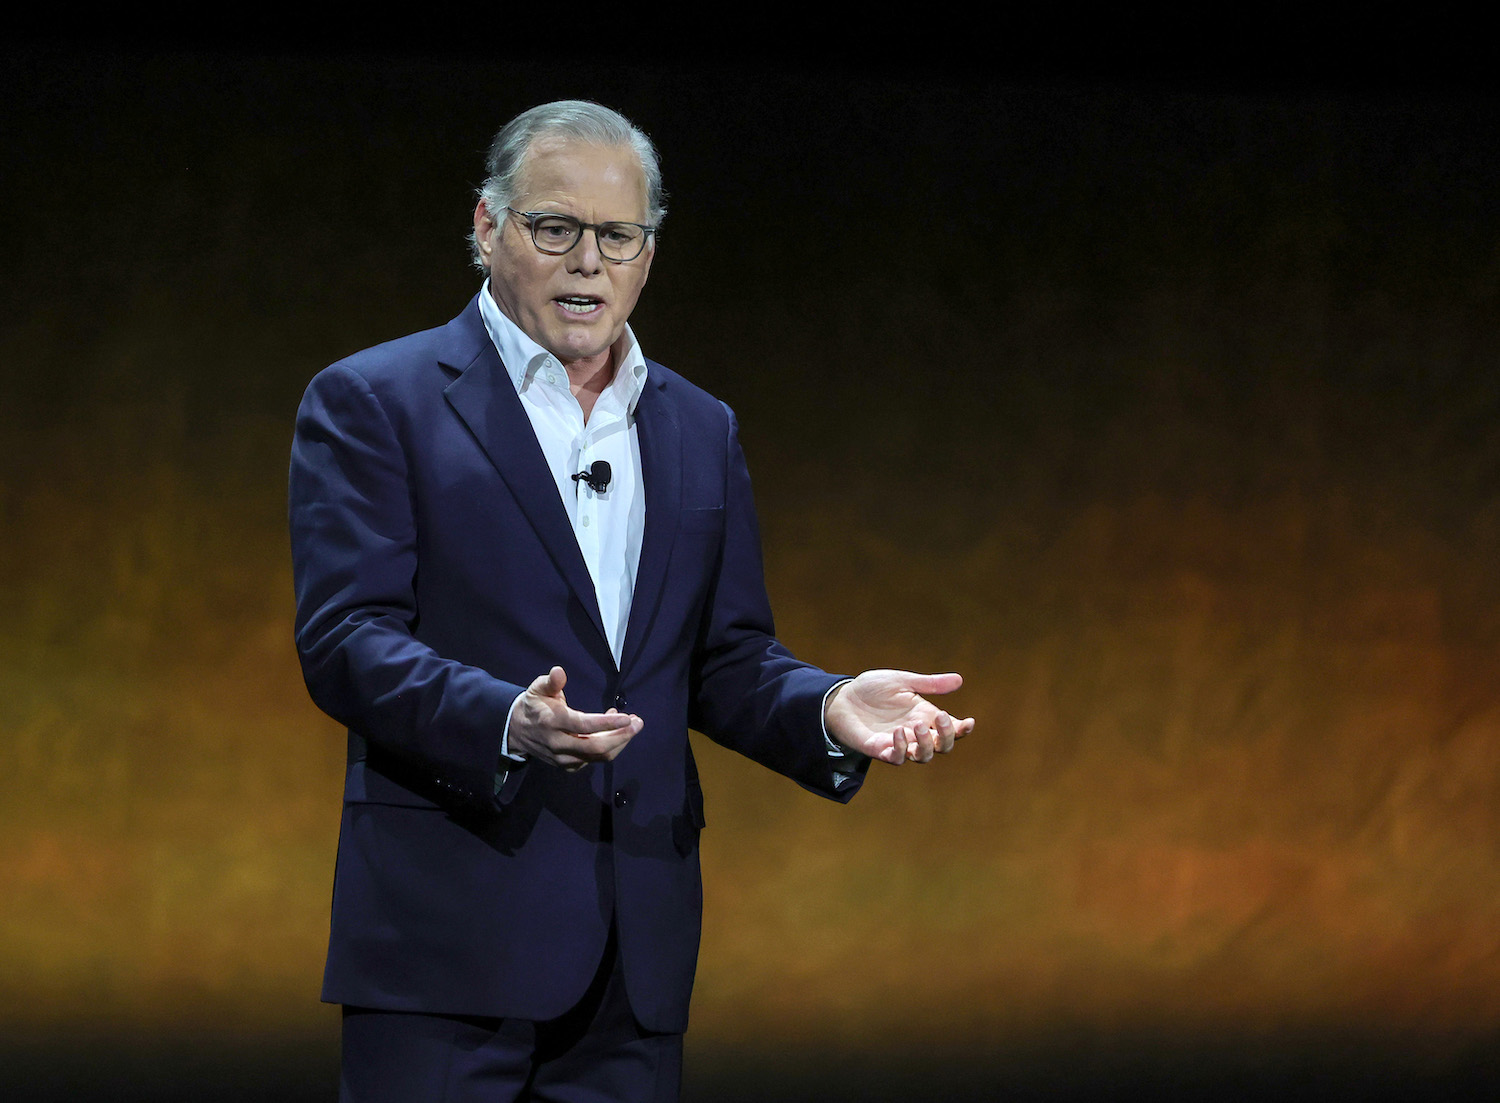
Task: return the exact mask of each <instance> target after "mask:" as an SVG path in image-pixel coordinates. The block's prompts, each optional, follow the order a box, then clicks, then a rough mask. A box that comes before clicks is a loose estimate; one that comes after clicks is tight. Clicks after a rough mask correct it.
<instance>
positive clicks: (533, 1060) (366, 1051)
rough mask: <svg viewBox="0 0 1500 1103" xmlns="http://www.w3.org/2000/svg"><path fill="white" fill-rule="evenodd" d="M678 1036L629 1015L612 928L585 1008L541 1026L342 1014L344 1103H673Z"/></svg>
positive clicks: (678, 1081)
mask: <svg viewBox="0 0 1500 1103" xmlns="http://www.w3.org/2000/svg"><path fill="white" fill-rule="evenodd" d="M681 1094H682V1035H681V1034H657V1033H653V1032H651V1031H647V1030H643V1029H642V1028H641V1027H640V1025H639V1024H638V1023H637V1022H636V1020H635V1015H634V1014H633V1013H632V1012H631V1010H630V1000H629V997H628V995H627V993H626V991H625V976H624V973H623V971H622V970H621V968H620V955H619V952H618V947H617V940H616V938H615V934H614V930H613V927H611V930H610V937H609V941H608V943H607V945H606V947H605V951H604V957H603V959H602V960H601V961H600V964H599V969H598V972H597V973H596V974H595V976H594V980H593V982H592V983H591V984H590V985H589V988H588V990H587V991H586V992H585V993H584V995H583V998H582V999H581V1000H579V1002H578V1003H577V1004H576V1005H575V1006H574V1007H573V1008H572V1009H571V1010H570V1011H568V1012H567V1013H565V1014H563V1015H561V1016H559V1017H558V1018H556V1019H550V1020H547V1021H545V1022H534V1021H531V1020H529V1019H496V1018H484V1017H479V1016H472V1015H432V1014H417V1013H410V1012H400V1011H379V1010H373V1009H369V1008H358V1007H348V1006H346V1007H345V1008H344V1017H343V1056H342V1066H341V1069H340V1075H339V1100H340V1103H677V1101H678V1099H679V1098H680V1097H681Z"/></svg>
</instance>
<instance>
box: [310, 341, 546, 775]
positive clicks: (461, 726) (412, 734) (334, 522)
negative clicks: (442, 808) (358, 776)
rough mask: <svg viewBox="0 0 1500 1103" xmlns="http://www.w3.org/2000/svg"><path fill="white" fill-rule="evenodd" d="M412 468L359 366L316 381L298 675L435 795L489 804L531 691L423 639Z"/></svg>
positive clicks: (317, 698)
mask: <svg viewBox="0 0 1500 1103" xmlns="http://www.w3.org/2000/svg"><path fill="white" fill-rule="evenodd" d="M409 462H410V460H409V455H408V452H407V450H406V449H405V448H404V447H403V445H402V443H401V441H400V439H399V436H398V433H397V432H396V430H395V428H394V427H393V424H392V419H391V417H390V416H389V415H388V412H387V410H386V409H385V408H384V407H383V406H382V403H381V399H380V397H379V396H377V394H376V393H375V392H374V391H373V390H372V389H371V387H370V385H369V383H368V382H367V381H366V379H365V378H364V377H363V376H362V375H361V374H360V373H359V372H357V371H355V370H354V369H352V368H350V367H348V366H347V365H337V364H336V365H334V366H333V367H331V368H328V369H326V370H325V371H323V372H321V373H319V375H318V376H317V377H316V378H315V379H314V380H313V381H312V383H311V384H310V385H309V386H308V389H307V393H306V394H305V395H304V397H303V400H302V405H301V407H300V408H299V410H298V412H297V427H296V435H295V438H294V440H293V444H292V457H291V475H290V487H289V515H290V524H291V543H292V567H293V578H294V582H295V588H296V597H297V615H296V642H297V651H298V655H299V657H300V659H301V663H302V673H303V677H304V678H305V679H306V682H307V688H308V691H309V693H310V694H311V695H312V698H313V700H314V702H316V703H317V705H318V707H319V708H321V709H322V710H323V711H324V712H326V713H328V715H330V716H332V717H333V718H334V719H336V720H338V721H340V722H341V723H344V724H347V725H348V726H349V728H350V730H351V732H352V733H354V734H355V735H356V736H359V737H362V738H363V739H364V740H366V742H367V743H368V744H369V746H370V747H371V749H372V753H380V754H383V755H387V756H391V757H393V758H394V759H396V760H397V761H398V762H401V763H404V764H406V765H407V766H408V767H413V768H415V770H416V772H417V773H418V774H419V775H421V776H422V777H423V778H424V779H425V780H428V781H430V782H432V783H434V785H435V792H436V794H437V796H446V797H450V798H458V799H461V800H463V801H478V802H483V803H489V802H491V801H492V800H493V799H494V788H495V779H496V771H497V767H498V766H499V765H500V764H501V759H500V750H501V740H502V737H503V735H504V730H505V723H506V718H507V715H508V712H509V710H510V707H511V705H512V703H513V702H514V701H515V699H516V697H517V695H518V694H520V693H521V692H523V690H524V688H525V687H523V686H518V685H513V684H510V683H508V682H504V681H501V680H499V679H497V678H494V677H492V676H491V675H489V674H488V673H486V672H485V671H483V670H480V669H478V668H476V667H472V666H466V665H464V664H462V663H458V662H454V661H451V660H448V659H445V658H443V657H442V656H440V655H438V654H436V653H435V652H434V651H433V650H432V649H431V648H430V647H428V646H427V645H426V644H424V643H422V642H421V641H420V640H418V639H417V638H416V637H415V635H414V631H415V626H416V624H417V622H418V617H419V614H420V611H419V610H418V608H417V601H416V590H415V579H416V573H417V566H418V564H417V536H416V503H415V501H414V499H413V493H412V489H411V487H412V480H411V479H410V477H409V476H410V472H409V466H408V465H409ZM506 765H510V763H506ZM435 799H436V798H435Z"/></svg>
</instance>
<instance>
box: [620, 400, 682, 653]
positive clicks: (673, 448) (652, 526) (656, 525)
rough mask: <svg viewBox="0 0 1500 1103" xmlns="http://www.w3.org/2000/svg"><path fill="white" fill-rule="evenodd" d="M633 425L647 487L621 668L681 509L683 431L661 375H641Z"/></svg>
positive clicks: (661, 578) (651, 607) (634, 648)
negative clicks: (642, 387) (643, 382)
mask: <svg viewBox="0 0 1500 1103" xmlns="http://www.w3.org/2000/svg"><path fill="white" fill-rule="evenodd" d="M635 425H636V438H637V440H638V441H639V443H640V448H641V478H642V481H643V482H644V483H645V492H646V529H645V532H644V534H643V535H642V538H641V560H640V564H639V565H638V566H637V568H636V572H635V592H634V593H633V594H632V595H631V599H630V619H629V621H627V623H626V626H625V648H624V650H623V652H622V653H621V660H620V670H621V671H622V672H624V671H628V670H629V669H630V664H631V662H632V661H634V659H635V657H636V655H637V654H638V653H639V652H640V650H641V646H642V643H643V642H644V640H645V639H646V636H647V633H648V632H649V631H650V629H651V619H652V617H654V616H655V614H656V607H657V604H658V603H659V601H660V600H661V591H662V586H663V585H664V583H665V581H666V576H667V563H668V561H669V560H670V559H671V558H672V542H673V541H674V540H675V539H676V537H677V518H678V514H679V513H680V512H681V510H682V431H681V427H680V426H679V425H678V423H677V411H676V408H675V407H674V406H673V404H672V402H671V401H670V399H669V398H668V397H667V395H666V394H665V390H664V383H663V382H662V381H661V380H660V379H653V378H652V377H651V376H650V375H648V376H647V377H646V388H645V390H643V391H642V392H641V397H640V401H638V402H637V403H636V407H635Z"/></svg>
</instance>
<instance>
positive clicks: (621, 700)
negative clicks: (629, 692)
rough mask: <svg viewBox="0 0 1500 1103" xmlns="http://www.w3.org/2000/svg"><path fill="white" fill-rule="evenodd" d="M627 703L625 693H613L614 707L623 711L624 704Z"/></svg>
mask: <svg viewBox="0 0 1500 1103" xmlns="http://www.w3.org/2000/svg"><path fill="white" fill-rule="evenodd" d="M628 703H629V702H627V701H626V700H625V695H624V694H623V693H616V694H615V708H617V709H619V710H620V711H621V712H624V711H625V706H626V705H627V704H628Z"/></svg>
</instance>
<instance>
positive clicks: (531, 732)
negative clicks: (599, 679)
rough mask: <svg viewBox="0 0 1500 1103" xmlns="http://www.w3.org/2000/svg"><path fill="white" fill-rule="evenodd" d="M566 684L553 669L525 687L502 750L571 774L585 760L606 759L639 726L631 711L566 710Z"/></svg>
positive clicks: (565, 678) (561, 673)
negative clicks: (504, 749)
mask: <svg viewBox="0 0 1500 1103" xmlns="http://www.w3.org/2000/svg"><path fill="white" fill-rule="evenodd" d="M567 684H568V676H567V674H566V673H565V672H564V671H563V668H562V667H560V666H554V667H553V668H552V669H551V670H550V671H548V672H547V673H546V674H543V675H542V676H541V677H539V678H538V679H537V680H536V681H534V682H532V683H531V685H529V686H527V687H526V692H525V693H523V694H522V695H521V700H520V703H519V704H517V705H516V708H515V711H514V712H512V713H511V717H510V733H509V738H508V740H507V747H508V748H509V750H510V752H511V753H512V754H521V755H525V756H526V757H527V758H532V759H536V760H538V761H540V762H545V763H547V764H548V765H549V766H557V767H559V768H561V769H564V770H567V771H569V772H572V771H574V770H581V769H583V768H584V767H585V766H587V765H588V764H589V763H591V762H609V761H611V760H612V759H613V758H614V757H615V755H617V754H619V753H620V752H621V751H622V750H624V749H625V744H627V743H629V742H630V740H631V738H632V737H633V736H634V735H635V733H636V732H638V731H640V730H641V728H642V727H643V726H644V721H643V720H641V718H640V717H639V716H635V715H633V714H631V713H624V712H617V711H616V710H614V709H610V710H609V711H608V712H578V711H577V710H576V709H571V708H569V707H568V699H567V697H565V696H564V695H563V686H565V685H567Z"/></svg>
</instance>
